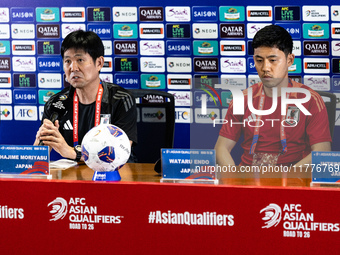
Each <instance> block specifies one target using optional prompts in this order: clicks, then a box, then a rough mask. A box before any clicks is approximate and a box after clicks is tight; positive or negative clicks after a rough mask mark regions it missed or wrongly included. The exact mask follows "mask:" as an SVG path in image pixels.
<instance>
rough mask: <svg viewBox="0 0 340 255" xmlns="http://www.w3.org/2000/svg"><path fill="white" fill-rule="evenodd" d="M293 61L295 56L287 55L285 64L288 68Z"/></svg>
mask: <svg viewBox="0 0 340 255" xmlns="http://www.w3.org/2000/svg"><path fill="white" fill-rule="evenodd" d="M294 59H295V55H294V54H293V53H292V54H288V56H287V64H288V66H291V65H292V64H293V63H294Z"/></svg>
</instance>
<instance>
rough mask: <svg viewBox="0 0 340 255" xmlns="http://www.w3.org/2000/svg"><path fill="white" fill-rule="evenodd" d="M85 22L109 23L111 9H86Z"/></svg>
mask: <svg viewBox="0 0 340 255" xmlns="http://www.w3.org/2000/svg"><path fill="white" fill-rule="evenodd" d="M87 20H88V21H90V22H103V21H104V22H105V21H107V22H109V21H111V8H109V7H88V8H87Z"/></svg>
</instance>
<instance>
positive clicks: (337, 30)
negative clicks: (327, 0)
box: [331, 23, 340, 39]
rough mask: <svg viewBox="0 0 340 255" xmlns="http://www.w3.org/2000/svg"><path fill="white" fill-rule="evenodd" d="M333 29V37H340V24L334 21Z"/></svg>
mask: <svg viewBox="0 0 340 255" xmlns="http://www.w3.org/2000/svg"><path fill="white" fill-rule="evenodd" d="M331 29H332V38H337V39H339V38H340V25H339V24H337V23H332V25H331Z"/></svg>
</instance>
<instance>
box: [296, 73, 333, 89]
mask: <svg viewBox="0 0 340 255" xmlns="http://www.w3.org/2000/svg"><path fill="white" fill-rule="evenodd" d="M303 81H304V82H303V83H304V84H305V85H306V86H308V87H310V88H312V89H314V90H321V91H329V90H330V89H331V84H330V77H329V76H321V75H305V76H304V77H303Z"/></svg>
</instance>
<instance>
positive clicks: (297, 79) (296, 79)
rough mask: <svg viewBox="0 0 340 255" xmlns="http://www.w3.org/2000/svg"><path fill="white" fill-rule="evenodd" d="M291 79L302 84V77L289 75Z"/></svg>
mask: <svg viewBox="0 0 340 255" xmlns="http://www.w3.org/2000/svg"><path fill="white" fill-rule="evenodd" d="M289 78H290V79H292V80H293V81H296V82H298V83H302V77H301V76H300V75H289Z"/></svg>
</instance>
